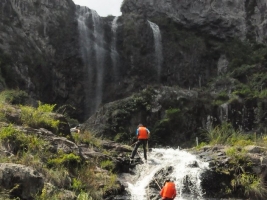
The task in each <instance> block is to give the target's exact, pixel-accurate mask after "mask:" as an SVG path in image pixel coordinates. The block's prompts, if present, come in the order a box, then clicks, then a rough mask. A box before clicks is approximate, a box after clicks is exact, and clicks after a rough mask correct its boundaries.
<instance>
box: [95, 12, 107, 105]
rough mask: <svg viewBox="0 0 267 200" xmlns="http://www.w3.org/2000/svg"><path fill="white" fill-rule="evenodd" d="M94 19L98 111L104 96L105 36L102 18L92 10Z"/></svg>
mask: <svg viewBox="0 0 267 200" xmlns="http://www.w3.org/2000/svg"><path fill="white" fill-rule="evenodd" d="M92 19H93V25H94V37H95V45H94V47H95V54H96V71H97V72H96V74H97V80H96V98H95V100H96V101H95V105H96V109H97V108H98V107H99V105H100V104H101V103H102V95H103V74H104V61H105V50H104V48H103V46H104V42H103V40H104V36H103V27H102V23H101V21H100V16H99V15H98V14H97V12H96V11H94V10H92Z"/></svg>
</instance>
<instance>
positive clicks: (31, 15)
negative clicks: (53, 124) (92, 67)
mask: <svg viewBox="0 0 267 200" xmlns="http://www.w3.org/2000/svg"><path fill="white" fill-rule="evenodd" d="M0 7H1V9H0V10H1V16H2V17H1V23H0V26H1V32H0V34H1V43H0V49H1V52H2V53H1V77H2V78H1V80H2V81H1V83H2V84H1V88H3V87H7V88H20V89H22V90H25V91H27V92H28V93H29V94H31V96H33V97H34V98H36V99H40V100H42V101H45V102H50V103H52V102H57V103H58V104H61V105H62V104H68V102H69V101H73V100H70V99H74V98H76V96H78V94H77V93H79V86H80V85H82V83H81V82H82V81H81V80H83V78H82V74H83V73H82V71H81V70H82V69H81V70H77V69H75V66H77V65H78V64H79V59H76V57H77V54H78V53H77V52H78V49H79V46H78V42H77V41H78V37H77V35H78V31H77V28H76V27H77V21H76V17H75V5H74V3H73V2H72V1H71V0H64V1H49V0H48V1H47V0H42V1H39V0H36V1H34V0H33V1H31V0H23V1H16V0H11V1H6V0H4V1H1V3H0ZM74 71H75V72H77V73H74ZM77 88H78V89H77ZM80 93H81V92H80ZM69 104H71V103H69Z"/></svg>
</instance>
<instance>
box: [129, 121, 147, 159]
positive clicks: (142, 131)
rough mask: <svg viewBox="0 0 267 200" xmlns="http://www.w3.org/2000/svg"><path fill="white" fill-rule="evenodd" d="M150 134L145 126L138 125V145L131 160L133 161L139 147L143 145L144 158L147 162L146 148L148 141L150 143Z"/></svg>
mask: <svg viewBox="0 0 267 200" xmlns="http://www.w3.org/2000/svg"><path fill="white" fill-rule="evenodd" d="M149 134H150V131H149V130H148V129H147V128H146V127H144V126H143V124H139V125H138V128H137V130H136V135H137V139H138V141H137V143H136V144H135V147H134V150H133V152H132V155H131V157H130V159H131V160H132V159H133V158H134V156H135V154H136V152H137V149H138V147H139V146H140V145H141V144H142V145H143V149H144V158H145V160H147V155H146V152H147V149H146V146H147V141H148V138H149Z"/></svg>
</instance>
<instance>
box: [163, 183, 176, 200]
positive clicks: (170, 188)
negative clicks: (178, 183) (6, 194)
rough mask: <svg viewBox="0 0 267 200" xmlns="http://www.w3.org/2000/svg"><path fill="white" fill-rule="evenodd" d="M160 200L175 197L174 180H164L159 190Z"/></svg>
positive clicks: (170, 199) (171, 199)
mask: <svg viewBox="0 0 267 200" xmlns="http://www.w3.org/2000/svg"><path fill="white" fill-rule="evenodd" d="M160 196H161V198H162V200H173V199H174V198H175V197H176V188H175V184H174V182H172V181H170V180H166V181H165V183H164V186H163V188H162V189H161V191H160Z"/></svg>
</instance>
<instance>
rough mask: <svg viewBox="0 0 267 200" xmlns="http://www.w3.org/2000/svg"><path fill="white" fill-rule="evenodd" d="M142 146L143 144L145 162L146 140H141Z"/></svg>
mask: <svg viewBox="0 0 267 200" xmlns="http://www.w3.org/2000/svg"><path fill="white" fill-rule="evenodd" d="M142 144H143V149H144V158H145V160H147V149H146V147H147V140H142Z"/></svg>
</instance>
